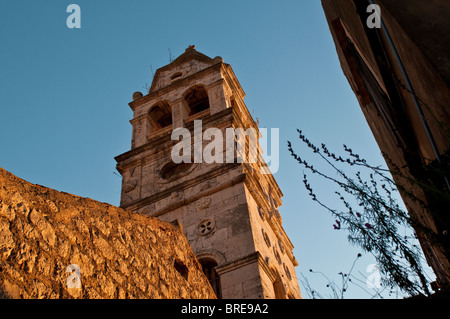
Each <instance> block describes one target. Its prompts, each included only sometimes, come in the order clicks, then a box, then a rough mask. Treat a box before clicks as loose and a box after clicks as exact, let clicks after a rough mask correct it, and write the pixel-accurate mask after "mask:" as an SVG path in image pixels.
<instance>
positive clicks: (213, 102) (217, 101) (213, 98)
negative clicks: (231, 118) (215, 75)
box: [206, 79, 230, 114]
mask: <svg viewBox="0 0 450 319" xmlns="http://www.w3.org/2000/svg"><path fill="white" fill-rule="evenodd" d="M224 83H225V82H224V80H223V79H221V80H219V81H217V82H214V83H212V84H210V85H208V86H207V87H206V91H207V92H208V99H209V107H210V109H211V114H214V113H218V112H220V111H222V110H225V109H226V108H227V107H230V105H229V100H228V98H227V95H226V93H225V88H224Z"/></svg>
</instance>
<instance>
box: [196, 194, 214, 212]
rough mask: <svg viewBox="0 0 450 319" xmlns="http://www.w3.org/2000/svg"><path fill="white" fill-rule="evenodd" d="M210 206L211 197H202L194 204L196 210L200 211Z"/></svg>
mask: <svg viewBox="0 0 450 319" xmlns="http://www.w3.org/2000/svg"><path fill="white" fill-rule="evenodd" d="M210 204H211V197H209V196H204V197H202V198H200V199H199V200H198V201H197V203H196V205H197V209H200V210H201V209H205V208H208V207H209V205H210Z"/></svg>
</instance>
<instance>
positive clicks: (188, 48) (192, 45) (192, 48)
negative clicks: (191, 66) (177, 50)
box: [186, 44, 195, 51]
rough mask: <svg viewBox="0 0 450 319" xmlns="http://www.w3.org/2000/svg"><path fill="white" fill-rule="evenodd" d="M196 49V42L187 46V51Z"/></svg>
mask: <svg viewBox="0 0 450 319" xmlns="http://www.w3.org/2000/svg"><path fill="white" fill-rule="evenodd" d="M189 50H195V44H191V45H189V46H188V47H187V49H186V51H189Z"/></svg>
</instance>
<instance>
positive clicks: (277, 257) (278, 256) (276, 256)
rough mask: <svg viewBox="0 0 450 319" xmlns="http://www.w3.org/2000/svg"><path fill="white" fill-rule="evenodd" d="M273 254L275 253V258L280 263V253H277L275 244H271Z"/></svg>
mask: <svg viewBox="0 0 450 319" xmlns="http://www.w3.org/2000/svg"><path fill="white" fill-rule="evenodd" d="M273 254H274V255H275V259H276V260H277V261H278V263H279V264H280V265H281V257H280V254H279V253H278V249H277V247H275V246H273Z"/></svg>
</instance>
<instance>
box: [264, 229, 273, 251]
mask: <svg viewBox="0 0 450 319" xmlns="http://www.w3.org/2000/svg"><path fill="white" fill-rule="evenodd" d="M261 232H262V235H263V238H264V241H265V242H266V245H267V247H270V246H272V244H271V243H270V239H269V235H267V233H266V232H265V230H264V229H262V228H261Z"/></svg>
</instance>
